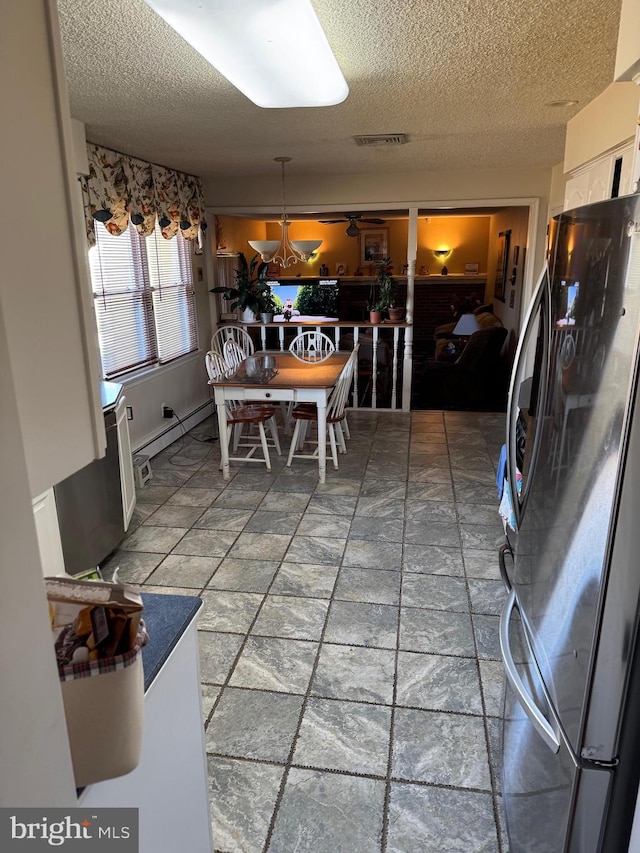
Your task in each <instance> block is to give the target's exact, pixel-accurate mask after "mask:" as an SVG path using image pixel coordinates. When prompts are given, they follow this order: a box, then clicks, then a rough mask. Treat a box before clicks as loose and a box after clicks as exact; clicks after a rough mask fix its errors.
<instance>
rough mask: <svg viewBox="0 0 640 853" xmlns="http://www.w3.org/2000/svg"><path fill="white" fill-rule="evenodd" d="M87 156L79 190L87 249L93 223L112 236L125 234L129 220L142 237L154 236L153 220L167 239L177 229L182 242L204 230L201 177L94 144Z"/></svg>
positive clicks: (93, 241) (90, 143) (89, 147)
mask: <svg viewBox="0 0 640 853" xmlns="http://www.w3.org/2000/svg"><path fill="white" fill-rule="evenodd" d="M87 155H88V158H89V175H88V176H87V177H86V178H84V179H83V191H84V195H85V211H86V224H87V239H88V241H89V245H90V246H94V245H95V242H96V235H95V227H94V220H97V221H98V222H102V223H103V225H104V226H105V228H106V229H107V231H109V233H110V234H114V235H120V234H123V233H124V232H125V231H126V230H127V227H128V225H129V221H131V222H132V224H133V225H135V227H136V229H137V231H138V232H139V233H140V234H142V235H143V236H144V237H148V236H149V235H151V234H153V231H154V228H155V223H156V220H157V221H158V224H159V225H160V228H161V230H162V236H163V237H165V238H166V239H167V240H169V239H171V238H172V237H175V235H176V234H177V233H178V231H180V233H181V234H182V236H183V237H184V238H185V240H196V239H197V238H198V232H199V231H200V229H201V228H202V229H205V228H206V227H207V225H206V222H205V219H204V198H203V193H202V182H201V181H200V178H197V177H195V176H194V175H188V174H186V173H184V172H176V171H174V170H173V169H167V168H165V167H164V166H157V165H155V164H154V163H146V162H145V161H144V160H138V159H136V158H135V157H130V156H129V155H128V154H121V153H120V152H118V151H112V150H111V149H109V148H103V147H102V146H101V145H95V144H94V143H92V142H89V143H87Z"/></svg>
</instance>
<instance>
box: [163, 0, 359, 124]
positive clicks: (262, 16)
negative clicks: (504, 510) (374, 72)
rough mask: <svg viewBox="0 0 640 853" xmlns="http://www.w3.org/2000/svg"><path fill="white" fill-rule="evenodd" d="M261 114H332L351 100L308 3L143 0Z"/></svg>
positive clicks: (295, 0)
mask: <svg viewBox="0 0 640 853" xmlns="http://www.w3.org/2000/svg"><path fill="white" fill-rule="evenodd" d="M146 2H147V3H148V5H149V6H151V8H152V9H153V10H154V11H155V12H157V13H158V15H160V17H161V18H164V20H165V21H166V22H167V24H169V26H170V27H172V28H173V29H174V30H175V31H176V32H178V33H180V35H181V36H182V38H183V39H184V40H185V41H187V42H188V43H189V44H190V45H191V46H192V47H193V48H195V49H196V50H197V51H198V53H199V54H201V55H202V56H203V57H204V58H205V59H206V60H207V62H209V63H211V65H213V67H214V68H216V69H217V70H218V71H219V72H220V73H221V74H222V75H223V76H224V77H226V78H227V80H228V81H229V82H230V83H231V84H232V85H234V86H235V87H236V88H237V89H239V90H240V91H241V92H242V93H243V95H246V96H247V98H249V100H250V101H253V103H254V104H257V106H259V107H265V108H282V107H329V106H333V105H334V104H341V103H342V101H344V99H345V98H346V97H347V95H348V94H349V87H348V86H347V82H346V80H345V79H344V77H343V75H342V72H341V71H340V67H339V65H338V63H337V61H336V58H335V56H334V55H333V53H332V51H331V47H330V46H329V42H328V41H327V37H326V35H325V34H324V30H323V29H322V27H321V25H320V21H319V20H318V18H317V16H316V13H315V11H314V9H313V6H312V5H311V0H242V2H241V3H239V2H238V0H178V2H176V0H146Z"/></svg>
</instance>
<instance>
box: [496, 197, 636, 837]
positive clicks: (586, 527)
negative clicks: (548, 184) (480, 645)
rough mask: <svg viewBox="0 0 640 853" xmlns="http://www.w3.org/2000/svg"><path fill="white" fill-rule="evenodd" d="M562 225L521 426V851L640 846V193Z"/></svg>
mask: <svg viewBox="0 0 640 853" xmlns="http://www.w3.org/2000/svg"><path fill="white" fill-rule="evenodd" d="M552 230H553V232H554V234H553V241H552V246H551V249H550V252H549V260H548V269H547V270H545V272H544V273H543V274H542V276H541V278H540V280H539V282H538V286H537V288H536V292H535V295H534V299H533V301H532V304H531V307H530V308H529V311H528V314H527V317H526V320H525V323H524V327H523V334H522V335H521V338H520V342H519V345H518V350H517V353H516V360H515V365H514V369H513V373H512V379H511V387H510V393H509V409H508V415H507V461H506V480H507V494H510V496H511V500H512V504H513V517H512V526H507V529H506V533H507V535H506V540H505V544H504V545H503V547H502V548H501V552H500V568H501V573H502V577H503V580H504V582H505V584H506V586H507V589H508V600H507V603H506V605H505V608H504V611H503V613H502V617H501V620H500V644H501V648H502V655H503V662H504V667H505V672H506V682H507V688H506V693H505V704H504V719H503V765H502V786H503V795H504V806H505V815H506V823H507V832H508V836H509V845H510V851H511V853H562V851H572V853H573V851H575V853H578V851H579V853H591V851H604V853H622V851H627V850H632V849H633V850H640V825H638V824H640V816H639V817H637V818H636V825H635V828H634V816H635V814H636V800H637V796H638V780H639V778H640V638H639V633H638V627H639V624H638V623H639V616H640V606H639V600H640V411H638V409H639V408H640V400H639V399H638V372H639V357H638V337H639V330H640V198H639V197H638V196H626V197H624V198H618V199H612V200H609V201H604V202H601V203H598V204H593V205H589V206H586V207H581V208H578V209H576V210H573V211H568V212H566V213H563V214H561V215H560V216H559V217H557V218H556V219H555V220H554V222H553V227H552ZM639 812H640V810H639ZM630 839H633V840H630ZM636 845H637V846H636Z"/></svg>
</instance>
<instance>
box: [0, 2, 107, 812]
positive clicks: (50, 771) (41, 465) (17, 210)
mask: <svg viewBox="0 0 640 853" xmlns="http://www.w3.org/2000/svg"><path fill="white" fill-rule="evenodd" d="M2 11H3V29H4V31H5V32H6V33H10V38H4V39H3V49H2V51H0V73H1V74H2V78H3V79H4V80H7V81H8V80H10V81H11V84H10V85H7V86H5V91H4V99H3V119H4V122H3V132H2V136H1V139H2V146H3V149H2V162H3V163H4V164H5V166H7V164H10V168H5V169H4V173H3V187H4V190H5V191H6V193H7V196H6V198H7V199H8V200H9V201H8V202H7V205H6V206H5V213H6V215H5V217H4V219H3V227H2V229H1V230H0V257H2V266H3V270H2V272H3V275H2V278H1V279H0V401H1V406H2V414H1V416H0V471H1V472H2V491H1V493H0V502H1V506H0V588H1V589H2V595H1V596H0V680H1V688H0V724H1V728H0V806H43V805H46V806H68V805H73V804H74V803H75V800H76V797H75V786H74V782H73V773H72V770H71V761H70V755H69V746H68V739H67V732H66V725H65V721H64V712H63V709H62V698H61V694H60V686H59V682H58V672H57V667H56V663H55V656H54V652H53V643H52V639H51V629H50V625H49V615H48V610H47V602H46V597H45V591H44V583H43V579H42V568H41V565H40V557H39V551H38V542H37V537H36V529H35V522H34V517H33V511H32V507H31V496H32V495H34V494H38V490H39V491H40V492H42V491H44V489H45V487H46V486H50V485H52V484H53V483H54V482H57V481H58V480H60V479H62V478H63V477H66V476H68V475H69V474H71V473H72V472H73V471H74V470H76V469H77V468H79V467H81V466H82V465H84V464H86V463H87V462H89V461H91V459H93V458H94V454H95V450H96V442H95V438H96V435H95V432H94V427H93V424H92V415H91V408H92V401H91V395H90V393H89V391H88V389H89V387H90V385H91V383H92V382H93V381H94V377H93V376H92V375H91V372H90V369H89V367H88V364H87V361H85V355H86V353H85V344H86V341H85V340H84V335H83V329H82V323H81V319H80V318H81V314H82V306H81V302H80V300H79V297H78V293H77V291H76V289H75V288H76V283H77V275H78V269H77V265H76V262H75V260H74V257H73V254H74V250H73V247H72V244H71V240H70V236H69V233H70V229H69V196H70V184H69V183H67V181H66V179H65V167H64V166H63V162H62V161H63V160H64V159H65V156H66V154H67V153H69V151H70V148H69V149H66V148H64V147H62V146H61V139H62V138H64V135H65V131H64V128H63V127H62V126H61V125H62V124H64V122H65V121H66V122H67V129H68V119H69V116H68V104H67V103H66V101H64V99H62V100H58V99H57V96H56V93H55V88H54V86H53V79H54V75H55V73H56V70H57V71H58V72H59V71H60V66H59V65H58V66H57V69H56V62H55V59H54V56H55V54H56V51H59V48H60V45H59V36H58V29H57V25H56V24H55V20H56V4H55V0H31V2H29V3H24V2H19V0H13V2H11V3H5V4H3V10H2ZM50 18H51V19H53V22H54V24H53V27H52V29H51V30H49V24H48V22H49V19H50ZM58 295H59V300H56V298H55V297H56V296H58ZM97 415H98V417H99V422H100V423H101V424H102V426H103V429H104V425H103V419H102V413H101V412H98V413H97ZM38 484H43V485H42V487H39V485H38Z"/></svg>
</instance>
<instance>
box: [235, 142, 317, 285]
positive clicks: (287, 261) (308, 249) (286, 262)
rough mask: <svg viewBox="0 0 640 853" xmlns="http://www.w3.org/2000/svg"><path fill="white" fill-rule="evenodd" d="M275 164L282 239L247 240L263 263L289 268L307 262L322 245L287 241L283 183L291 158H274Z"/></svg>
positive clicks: (287, 222)
mask: <svg viewBox="0 0 640 853" xmlns="http://www.w3.org/2000/svg"><path fill="white" fill-rule="evenodd" d="M274 160H275V161H276V163H280V166H281V167H282V218H281V219H280V225H281V227H282V237H281V238H280V240H279V241H278V240H249V241H248V242H249V245H250V246H251V248H252V249H255V250H256V252H260V256H261V258H262V260H263V261H265V262H267V263H270V262H273V263H276V264H280V266H281V267H284V268H286V267H290V266H292V265H293V264H297V263H298V261H308V260H309V258H310V257H311V256H312V255H313V253H314V252H315V251H316V249H318V248H320V246H321V245H322V240H289V225H290V224H291V223H290V222H289V220H288V219H287V201H286V194H285V182H284V164H285V163H288V162H289V161H290V160H291V157H274Z"/></svg>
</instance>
